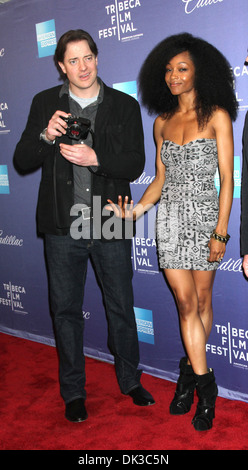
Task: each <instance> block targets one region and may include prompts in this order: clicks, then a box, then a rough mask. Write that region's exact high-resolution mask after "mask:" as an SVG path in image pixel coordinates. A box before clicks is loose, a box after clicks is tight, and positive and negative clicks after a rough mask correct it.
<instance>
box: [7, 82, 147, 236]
mask: <svg viewBox="0 0 248 470" xmlns="http://www.w3.org/2000/svg"><path fill="white" fill-rule="evenodd" d="M60 89H61V86H58V87H54V88H51V89H49V90H45V91H43V92H41V93H39V94H38V95H36V96H35V97H34V99H33V102H32V105H31V109H30V113H29V117H28V121H27V125H26V128H25V130H24V132H23V134H22V136H21V139H20V141H19V143H18V144H17V146H16V150H15V153H14V162H15V165H16V166H17V167H19V168H20V169H21V170H22V171H27V172H29V171H33V170H35V169H37V168H39V167H40V166H41V167H42V178H41V183H40V189H39V197H38V206H37V223H38V232H40V233H51V234H57V235H60V234H65V233H67V232H68V230H69V227H70V224H71V217H70V210H71V207H72V206H73V204H74V188H73V165H72V164H71V163H70V162H68V161H67V160H66V159H65V158H63V157H62V155H61V154H60V152H59V142H61V139H63V142H66V143H70V144H71V140H70V139H69V138H68V137H66V136H63V137H62V138H60V139H56V143H55V144H54V145H49V144H47V143H46V142H44V141H43V140H41V139H40V133H41V132H42V131H43V129H45V128H46V127H47V125H48V121H49V120H50V118H51V117H52V115H53V114H54V113H55V111H57V110H62V111H65V112H67V113H69V100H68V95H65V94H64V95H62V97H59V92H60ZM94 150H95V152H96V155H97V158H98V162H99V166H98V167H97V169H95V168H94V171H93V170H91V168H90V167H89V169H90V170H91V174H92V197H93V196H100V198H101V209H102V208H103V207H104V206H105V205H106V204H107V199H108V198H110V199H112V200H113V201H114V202H117V197H118V195H119V194H120V195H122V196H123V197H124V196H126V195H127V196H129V198H130V197H131V192H130V185H129V183H130V182H131V181H132V180H135V179H136V178H138V176H139V175H140V174H141V173H142V171H143V168H144V164H145V153H144V135H143V126H142V120H141V113H140V107H139V104H138V102H137V101H136V100H135V99H134V98H132V97H131V96H129V95H127V94H125V93H122V92H120V91H117V90H114V89H112V88H110V87H107V86H106V85H104V97H103V101H102V103H100V104H99V106H98V111H97V115H96V121H95V144H94ZM108 218H109V213H107V215H105V216H103V217H102V224H103V223H104V221H105V220H107V219H108Z"/></svg>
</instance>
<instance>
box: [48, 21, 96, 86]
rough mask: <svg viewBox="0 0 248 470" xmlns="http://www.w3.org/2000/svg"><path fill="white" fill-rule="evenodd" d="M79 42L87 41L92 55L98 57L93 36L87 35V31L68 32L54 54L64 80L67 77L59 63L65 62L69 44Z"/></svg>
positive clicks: (62, 37) (73, 30) (61, 39)
mask: <svg viewBox="0 0 248 470" xmlns="http://www.w3.org/2000/svg"><path fill="white" fill-rule="evenodd" d="M77 41H87V42H88V45H89V48H90V50H91V52H92V54H94V55H95V56H97V55H98V48H97V45H96V43H95V41H94V40H93V38H92V37H91V35H90V34H89V33H87V31H84V30H83V29H71V30H70V31H67V32H66V33H64V34H63V35H62V36H61V38H60V39H59V41H58V44H57V47H56V50H55V54H54V62H55V65H56V67H57V69H58V71H59V73H60V75H61V77H62V78H65V75H64V73H63V72H62V70H61V68H60V66H59V62H63V61H64V56H65V51H66V47H67V44H68V43H69V42H77Z"/></svg>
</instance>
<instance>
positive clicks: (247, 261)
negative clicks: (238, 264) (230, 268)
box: [243, 255, 248, 277]
mask: <svg viewBox="0 0 248 470" xmlns="http://www.w3.org/2000/svg"><path fill="white" fill-rule="evenodd" d="M243 270H244V273H245V275H246V277H248V255H245V256H244V259H243Z"/></svg>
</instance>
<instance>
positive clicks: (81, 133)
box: [62, 116, 93, 140]
mask: <svg viewBox="0 0 248 470" xmlns="http://www.w3.org/2000/svg"><path fill="white" fill-rule="evenodd" d="M62 119H63V120H64V121H65V122H66V123H67V126H68V127H67V129H66V135H67V136H68V137H70V139H74V140H83V139H86V138H87V137H88V134H89V133H91V134H92V138H93V132H92V129H91V122H90V120H89V119H85V118H81V117H73V116H69V117H68V118H64V117H62Z"/></svg>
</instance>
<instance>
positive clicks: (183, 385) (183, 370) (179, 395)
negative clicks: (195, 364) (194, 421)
mask: <svg viewBox="0 0 248 470" xmlns="http://www.w3.org/2000/svg"><path fill="white" fill-rule="evenodd" d="M179 368H180V375H179V378H178V381H177V387H176V392H175V396H174V398H173V400H172V402H171V404H170V414H172V415H184V414H185V413H188V412H189V411H190V408H191V405H192V403H193V401H194V390H195V377H194V372H193V369H192V367H191V366H190V365H188V364H187V358H186V357H183V358H182V359H181V361H180V365H179Z"/></svg>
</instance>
